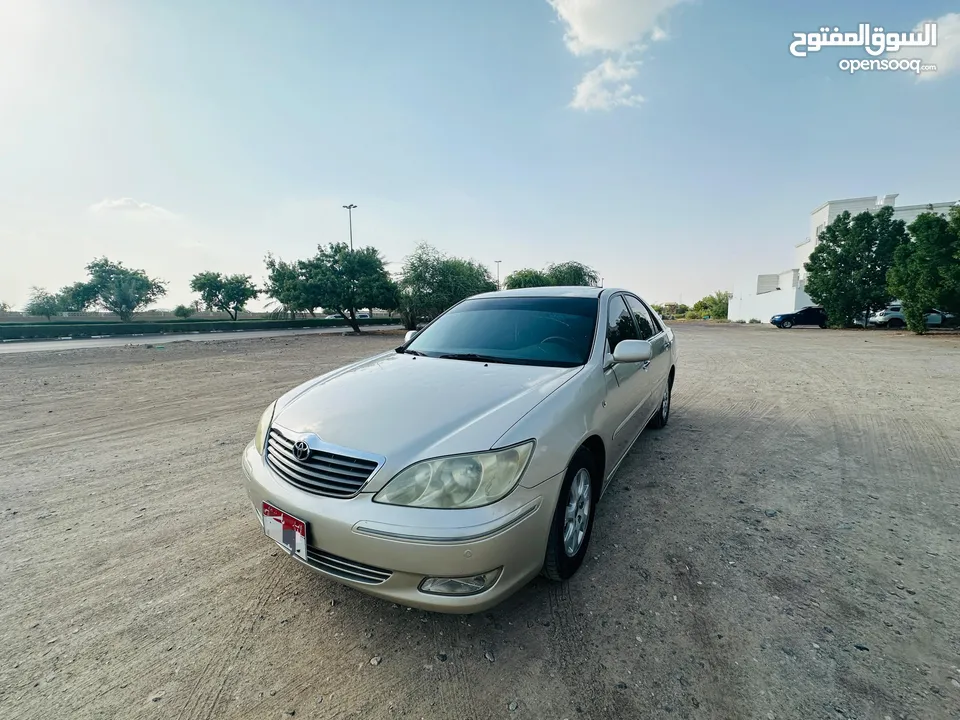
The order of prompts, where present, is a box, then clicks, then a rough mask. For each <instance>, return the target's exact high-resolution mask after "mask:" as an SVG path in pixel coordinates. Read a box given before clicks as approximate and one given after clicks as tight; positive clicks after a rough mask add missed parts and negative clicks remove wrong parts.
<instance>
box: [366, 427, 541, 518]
mask: <svg viewBox="0 0 960 720" xmlns="http://www.w3.org/2000/svg"><path fill="white" fill-rule="evenodd" d="M533 446H534V442H533V440H529V441H527V442H525V443H522V444H520V445H514V446H513V447H508V448H504V449H502V450H494V451H492V452H486V453H476V454H471V455H454V456H452V457H445V458H437V459H436V460H424V461H423V462H419V463H417V464H416V465H411V466H410V467H408V468H407V469H406V470H403V471H402V472H401V473H400V474H399V475H397V476H396V477H395V478H393V480H391V481H390V482H388V483H387V484H386V486H385V487H384V488H383V490H381V491H380V492H378V493H377V494H376V496H375V497H374V498H373V499H374V501H376V502H381V503H386V504H388V505H407V506H409V507H423V508H442V509H453V508H472V507H480V506H481V505H489V504H490V503H492V502H496V501H497V500H499V499H500V498H502V497H504V496H505V495H507V493H509V492H510V491H511V490H513V488H515V487H516V485H517V483H518V482H520V478H521V476H522V475H523V471H524V470H526V469H527V463H528V462H529V460H530V456H531V455H532V454H533Z"/></svg>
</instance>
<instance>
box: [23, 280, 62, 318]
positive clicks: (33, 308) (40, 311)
mask: <svg viewBox="0 0 960 720" xmlns="http://www.w3.org/2000/svg"><path fill="white" fill-rule="evenodd" d="M23 309H24V311H25V312H26V313H27V315H36V316H38V317H45V318H46V319H47V320H49V319H50V318H51V317H52V316H53V315H56V314H57V313H59V312H60V311H61V308H60V301H59V299H58V298H57V296H56V295H54V294H52V293H48V292H47V291H46V290H44V289H43V288H39V287H33V288H31V291H30V299H29V300H28V301H27V304H26V305H25V306H24V308H23Z"/></svg>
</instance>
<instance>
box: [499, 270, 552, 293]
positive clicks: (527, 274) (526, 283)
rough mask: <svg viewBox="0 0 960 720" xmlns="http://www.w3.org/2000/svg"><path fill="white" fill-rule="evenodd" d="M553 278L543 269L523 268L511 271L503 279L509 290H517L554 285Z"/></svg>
mask: <svg viewBox="0 0 960 720" xmlns="http://www.w3.org/2000/svg"><path fill="white" fill-rule="evenodd" d="M553 284H554V283H553V280H552V279H551V278H550V276H549V275H547V273H546V272H545V271H543V270H534V269H533V268H523V269H521V270H516V271H515V272H512V273H510V274H509V275H507V277H506V278H505V279H504V281H503V286H504V287H505V288H507V289H508V290H517V289H519V288H532V287H548V286H550V285H553Z"/></svg>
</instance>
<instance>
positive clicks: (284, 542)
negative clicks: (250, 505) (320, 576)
mask: <svg viewBox="0 0 960 720" xmlns="http://www.w3.org/2000/svg"><path fill="white" fill-rule="evenodd" d="M263 533H264V535H266V536H267V537H268V538H270V539H271V540H274V541H275V542H276V543H277V544H278V545H281V546H283V549H284V550H286V551H287V552H288V553H290V554H291V555H296V556H297V557H298V558H300V559H301V560H306V559H307V524H306V523H305V522H304V521H303V520H301V519H300V518H295V517H294V516H293V515H291V514H289V513H285V512H284V511H283V510H281V509H280V508H276V507H274V506H273V505H271V504H270V503H266V502H265V503H264V504H263Z"/></svg>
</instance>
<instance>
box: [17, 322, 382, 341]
mask: <svg viewBox="0 0 960 720" xmlns="http://www.w3.org/2000/svg"><path fill="white" fill-rule="evenodd" d="M357 323H358V324H359V325H360V326H361V327H363V326H364V325H399V324H400V319H399V318H377V317H375V318H371V319H366V320H357ZM312 327H315V328H323V327H349V325H348V324H347V322H346V321H344V320H326V319H321V318H312V319H305V320H237V321H220V322H217V321H210V320H200V321H193V320H178V321H176V322H131V323H120V322H110V323H95V322H87V323H74V324H70V325H65V324H59V323H57V322H55V321H54V322H43V323H42V324H34V325H27V324H24V323H16V324H8V325H0V340H40V339H56V338H68V337H69V338H84V337H104V336H112V335H165V334H176V333H199V332H235V331H238V330H282V329H287V328H312Z"/></svg>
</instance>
